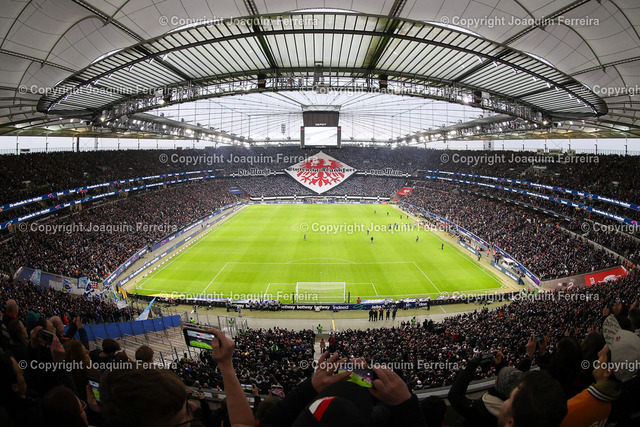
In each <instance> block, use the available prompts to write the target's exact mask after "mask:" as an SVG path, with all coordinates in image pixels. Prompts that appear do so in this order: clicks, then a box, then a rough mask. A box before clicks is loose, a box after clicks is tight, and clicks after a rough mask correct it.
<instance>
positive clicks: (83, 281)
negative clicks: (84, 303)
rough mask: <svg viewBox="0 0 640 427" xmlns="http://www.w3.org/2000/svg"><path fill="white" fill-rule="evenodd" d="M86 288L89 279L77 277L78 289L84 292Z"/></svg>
mask: <svg viewBox="0 0 640 427" xmlns="http://www.w3.org/2000/svg"><path fill="white" fill-rule="evenodd" d="M87 288H90V285H89V278H88V277H87V276H82V277H78V289H84V290H85V291H86V290H87Z"/></svg>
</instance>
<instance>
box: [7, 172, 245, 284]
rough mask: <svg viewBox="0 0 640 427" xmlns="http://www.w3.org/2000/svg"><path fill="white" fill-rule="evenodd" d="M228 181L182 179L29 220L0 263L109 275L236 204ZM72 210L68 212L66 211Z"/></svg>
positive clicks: (11, 266)
mask: <svg viewBox="0 0 640 427" xmlns="http://www.w3.org/2000/svg"><path fill="white" fill-rule="evenodd" d="M226 184H227V183H226V182H224V181H213V180H207V181H204V182H197V183H193V184H188V185H185V184H179V185H175V186H169V187H168V188H166V189H159V190H153V191H148V192H144V193H142V194H135V195H133V194H132V195H130V196H128V197H126V196H124V197H121V198H118V199H117V200H114V201H109V202H105V203H102V204H100V205H98V206H89V207H88V208H85V209H82V210H80V211H79V212H74V213H71V214H69V215H67V216H64V217H61V218H50V219H47V220H45V221H41V222H37V223H25V224H24V226H25V227H23V228H19V230H20V231H19V232H18V233H16V234H15V235H13V236H12V237H10V238H9V239H7V240H5V241H3V242H2V243H0V266H2V268H3V269H4V270H5V271H7V272H13V271H15V270H17V269H18V268H19V267H22V266H26V267H31V268H38V269H41V270H43V271H47V272H51V273H57V274H62V275H65V276H71V277H80V276H87V277H88V278H89V279H90V280H92V281H98V280H100V279H104V278H105V277H106V276H107V275H108V274H109V273H110V272H111V271H113V270H114V269H115V268H117V267H118V266H119V265H120V264H122V263H123V262H124V261H126V260H127V259H128V258H129V257H131V256H132V255H133V254H134V253H135V252H137V251H138V250H140V249H141V248H144V247H145V246H147V245H150V244H153V243H155V242H157V241H158V240H160V239H162V238H163V237H164V236H168V235H170V234H173V233H175V232H176V231H178V230H180V229H182V228H183V227H185V226H187V225H189V224H190V223H191V222H193V221H195V220H197V219H199V218H201V217H203V216H205V215H207V214H208V213H211V212H213V211H215V210H216V209H218V208H220V207H222V206H225V205H228V204H230V203H233V202H234V201H236V200H237V198H236V197H235V196H234V195H232V194H231V193H229V191H228V187H227V185H226ZM65 214H66V212H65Z"/></svg>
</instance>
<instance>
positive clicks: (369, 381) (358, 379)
mask: <svg viewBox="0 0 640 427" xmlns="http://www.w3.org/2000/svg"><path fill="white" fill-rule="evenodd" d="M349 365H350V364H346V365H342V366H340V367H338V373H341V372H348V371H351V375H350V376H349V379H347V381H349V382H352V383H354V384H357V385H359V386H360V387H364V388H373V380H375V379H376V378H377V376H376V373H375V372H373V370H372V369H352V368H353V366H352V365H351V366H349Z"/></svg>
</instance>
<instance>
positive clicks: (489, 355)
mask: <svg viewBox="0 0 640 427" xmlns="http://www.w3.org/2000/svg"><path fill="white" fill-rule="evenodd" d="M494 357H496V355H495V354H493V353H485V354H483V355H482V359H481V360H480V363H481V364H486V363H491V362H493V358H494Z"/></svg>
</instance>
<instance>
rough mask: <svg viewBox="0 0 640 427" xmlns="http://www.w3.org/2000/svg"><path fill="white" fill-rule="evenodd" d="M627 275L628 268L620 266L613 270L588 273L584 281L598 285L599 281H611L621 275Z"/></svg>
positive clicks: (587, 283)
mask: <svg viewBox="0 0 640 427" xmlns="http://www.w3.org/2000/svg"><path fill="white" fill-rule="evenodd" d="M626 275H627V270H626V269H625V268H624V267H622V266H620V267H617V268H614V269H612V270H607V271H601V272H599V273H595V274H588V275H586V276H584V282H585V284H586V285H587V286H593V285H597V284H598V283H603V282H611V281H614V280H618V279H619V278H620V277H624V276H626Z"/></svg>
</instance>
